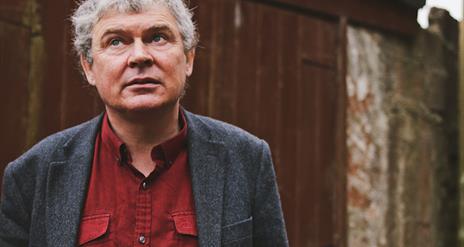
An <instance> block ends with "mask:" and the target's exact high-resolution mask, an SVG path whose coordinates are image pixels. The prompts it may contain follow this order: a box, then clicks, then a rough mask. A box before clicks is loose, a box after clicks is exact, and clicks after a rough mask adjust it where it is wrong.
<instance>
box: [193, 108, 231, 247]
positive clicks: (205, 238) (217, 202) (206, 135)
mask: <svg viewBox="0 0 464 247" xmlns="http://www.w3.org/2000/svg"><path fill="white" fill-rule="evenodd" d="M186 117H187V122H188V128H189V129H188V135H189V138H188V140H189V141H188V142H189V143H188V152H189V165H190V173H191V177H192V189H193V196H194V200H195V211H196V218H197V228H198V236H199V237H198V240H199V245H200V246H220V244H221V226H222V206H223V192H224V179H225V178H224V164H227V159H228V156H227V155H226V154H227V150H225V148H224V144H223V143H222V142H219V141H214V140H212V139H211V138H210V136H211V132H210V131H208V129H207V126H205V125H204V124H203V123H202V122H201V121H200V120H198V119H197V117H196V116H194V115H192V114H190V113H187V114H186Z"/></svg>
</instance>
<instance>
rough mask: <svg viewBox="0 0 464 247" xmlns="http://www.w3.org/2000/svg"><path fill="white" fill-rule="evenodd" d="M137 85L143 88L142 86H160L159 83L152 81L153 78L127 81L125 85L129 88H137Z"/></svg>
mask: <svg viewBox="0 0 464 247" xmlns="http://www.w3.org/2000/svg"><path fill="white" fill-rule="evenodd" d="M137 85H140V86H144V85H147V86H149V85H161V82H160V81H158V80H156V79H153V78H149V77H147V78H135V79H132V80H131V81H129V82H128V83H127V84H126V87H129V86H137Z"/></svg>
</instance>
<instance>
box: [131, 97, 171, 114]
mask: <svg viewBox="0 0 464 247" xmlns="http://www.w3.org/2000/svg"><path fill="white" fill-rule="evenodd" d="M178 102H179V101H178V100H176V101H161V102H159V101H158V102H156V101H151V102H138V103H137V104H130V105H126V106H125V107H122V108H123V111H125V112H127V113H144V112H153V111H160V110H169V109H173V108H175V107H176V106H177V104H178Z"/></svg>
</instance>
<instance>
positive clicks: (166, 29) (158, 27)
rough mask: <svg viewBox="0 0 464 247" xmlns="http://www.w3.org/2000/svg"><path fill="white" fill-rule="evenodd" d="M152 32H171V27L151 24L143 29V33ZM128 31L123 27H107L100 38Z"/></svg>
mask: <svg viewBox="0 0 464 247" xmlns="http://www.w3.org/2000/svg"><path fill="white" fill-rule="evenodd" d="M153 32H168V33H169V34H172V33H173V32H172V29H171V28H170V27H169V26H168V25H164V24H162V25H153V26H151V27H149V28H148V29H146V30H144V31H143V34H145V33H153ZM126 33H128V32H127V31H126V30H125V29H122V28H109V29H107V30H106V31H105V32H104V33H103V34H102V36H101V39H104V38H105V37H106V36H108V35H112V34H126Z"/></svg>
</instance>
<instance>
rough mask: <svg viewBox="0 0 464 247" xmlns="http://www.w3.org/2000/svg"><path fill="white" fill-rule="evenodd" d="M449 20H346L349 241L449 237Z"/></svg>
mask: <svg viewBox="0 0 464 247" xmlns="http://www.w3.org/2000/svg"><path fill="white" fill-rule="evenodd" d="M456 35H457V23H456V21H454V20H452V19H451V18H450V17H449V15H447V13H445V12H443V11H441V10H438V9H433V10H432V11H431V27H430V28H429V29H428V30H426V31H422V32H421V33H420V34H418V36H417V37H415V38H414V39H413V40H408V39H404V38H398V37H393V36H389V35H386V34H381V33H377V32H374V31H371V30H367V29H362V28H357V27H351V28H349V30H348V68H347V88H348V113H347V115H348V123H347V125H348V128H347V136H348V138H347V145H348V153H349V155H348V232H349V233H348V242H349V246H352V247H357V246H388V247H394V246H398V247H400V246H405V247H409V246H421V247H422V246H424V247H426V246H447V247H448V246H457V223H458V222H457V219H458V206H457V202H458V193H457V187H458V177H457V174H458V171H459V169H458V162H457V142H456V141H457V125H456V121H457V119H456V117H457V36H456Z"/></svg>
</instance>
